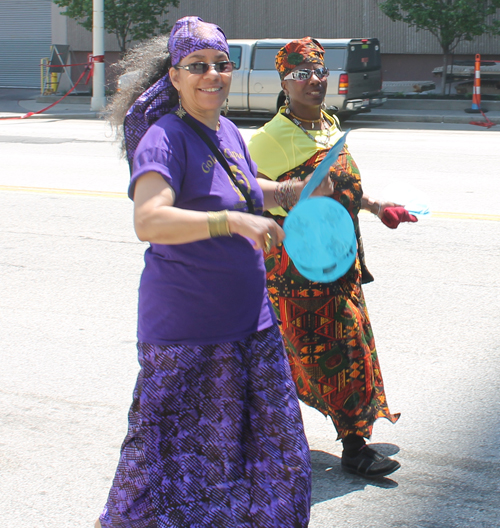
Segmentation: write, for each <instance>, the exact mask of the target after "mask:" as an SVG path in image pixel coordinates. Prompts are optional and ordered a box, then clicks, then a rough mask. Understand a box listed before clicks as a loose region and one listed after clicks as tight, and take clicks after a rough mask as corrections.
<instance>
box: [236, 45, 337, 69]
mask: <svg viewBox="0 0 500 528" xmlns="http://www.w3.org/2000/svg"><path fill="white" fill-rule="evenodd" d="M278 51H279V48H256V49H255V55H254V58H253V69H254V70H275V69H276V55H277V54H278ZM346 53H347V51H346V48H325V66H326V67H327V68H328V69H329V70H330V71H335V70H344V69H345V62H346V60H345V57H346ZM231 60H234V59H231Z"/></svg>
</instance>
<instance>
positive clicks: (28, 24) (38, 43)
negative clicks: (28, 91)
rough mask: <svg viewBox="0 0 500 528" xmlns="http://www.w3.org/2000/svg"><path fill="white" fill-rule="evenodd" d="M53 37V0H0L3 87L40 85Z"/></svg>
mask: <svg viewBox="0 0 500 528" xmlns="http://www.w3.org/2000/svg"><path fill="white" fill-rule="evenodd" d="M51 39H52V24H51V0H0V87H9V88H10V87H12V88H39V87H40V59H41V58H43V57H48V56H49V55H50V45H51V43H52V42H51Z"/></svg>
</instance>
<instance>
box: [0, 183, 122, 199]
mask: <svg viewBox="0 0 500 528" xmlns="http://www.w3.org/2000/svg"><path fill="white" fill-rule="evenodd" d="M0 191H14V192H30V193H40V194H70V195H75V196H99V197H101V198H127V193H120V192H110V191H85V190H80V189H52V188H48V187H21V186H19V185H0Z"/></svg>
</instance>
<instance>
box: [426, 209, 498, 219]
mask: <svg viewBox="0 0 500 528" xmlns="http://www.w3.org/2000/svg"><path fill="white" fill-rule="evenodd" d="M432 216H434V217H436V218H456V219H457V220H491V221H493V222H500V215H494V214H480V213H446V212H441V211H433V212H432Z"/></svg>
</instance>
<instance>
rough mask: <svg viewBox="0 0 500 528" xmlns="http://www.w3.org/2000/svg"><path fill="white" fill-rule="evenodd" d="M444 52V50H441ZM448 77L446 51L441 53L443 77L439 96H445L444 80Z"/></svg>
mask: <svg viewBox="0 0 500 528" xmlns="http://www.w3.org/2000/svg"><path fill="white" fill-rule="evenodd" d="M443 51H444V50H443ZM447 77H448V50H446V51H444V52H443V76H442V79H443V81H442V86H441V95H446V79H447Z"/></svg>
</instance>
